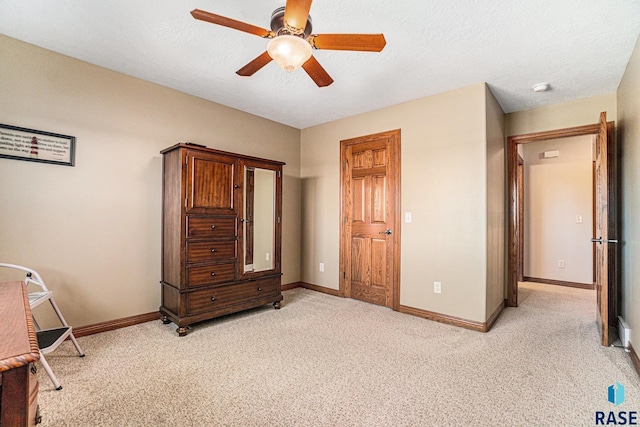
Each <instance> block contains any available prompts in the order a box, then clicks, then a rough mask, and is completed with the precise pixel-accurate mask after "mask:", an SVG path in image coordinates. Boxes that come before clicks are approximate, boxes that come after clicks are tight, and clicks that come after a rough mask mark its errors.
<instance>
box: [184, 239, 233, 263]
mask: <svg viewBox="0 0 640 427" xmlns="http://www.w3.org/2000/svg"><path fill="white" fill-rule="evenodd" d="M235 257H236V240H205V241H201V242H189V241H187V262H206V261H218V260H225V259H235Z"/></svg>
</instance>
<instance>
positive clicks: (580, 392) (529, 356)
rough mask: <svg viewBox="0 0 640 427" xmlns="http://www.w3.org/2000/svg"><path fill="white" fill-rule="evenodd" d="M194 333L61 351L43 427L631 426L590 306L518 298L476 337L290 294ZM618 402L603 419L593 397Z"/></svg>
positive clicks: (537, 296) (104, 337) (591, 300)
mask: <svg viewBox="0 0 640 427" xmlns="http://www.w3.org/2000/svg"><path fill="white" fill-rule="evenodd" d="M284 296H285V299H284V303H283V307H282V309H281V310H280V311H275V310H273V309H272V308H271V307H270V306H266V307H264V308H260V309H257V310H253V311H250V312H247V313H243V314H239V315H232V316H228V317H225V318H222V319H217V320H213V321H210V322H207V323H204V324H200V325H198V326H197V327H196V328H194V329H193V331H192V332H191V333H190V334H189V335H188V336H187V337H184V338H178V337H177V335H176V334H175V332H174V330H175V325H173V324H171V325H163V324H162V323H161V322H160V321H155V322H149V323H146V324H142V325H137V326H133V327H129V328H125V329H120V330H117V331H112V332H106V333H103V334H97V335H92V336H88V337H84V338H80V343H81V345H82V346H83V347H84V350H85V352H86V353H87V356H86V357H85V358H83V359H80V358H78V357H76V356H75V353H74V349H73V347H72V346H71V344H69V343H68V342H67V343H64V344H63V345H62V346H61V347H60V349H59V350H58V351H57V352H55V353H52V354H50V355H49V356H48V360H49V363H50V364H51V366H52V368H53V369H54V371H55V372H56V373H57V375H58V377H59V379H60V381H61V382H62V385H63V387H64V388H63V390H61V391H54V390H53V387H52V385H51V382H50V381H49V379H48V377H47V376H46V374H45V373H44V370H43V369H40V370H39V373H38V375H39V381H40V385H41V389H40V397H39V399H40V404H41V410H42V416H43V424H42V425H43V426H63V425H69V426H102V425H104V426H449V425H451V426H552V425H553V426H582V425H584V426H592V425H594V424H595V418H594V417H595V411H605V412H606V413H607V414H608V412H609V411H612V410H615V411H616V412H617V411H632V410H635V411H639V410H640V380H639V378H638V376H637V374H636V373H635V371H634V370H633V367H632V364H631V361H630V358H629V356H628V355H627V354H625V353H624V351H623V350H621V349H618V348H603V347H600V346H599V345H598V344H597V343H598V333H597V330H596V326H595V294H594V292H593V291H586V290H581V289H571V288H563V287H557V286H551V285H541V284H530V283H527V284H523V285H522V286H521V291H520V299H521V306H520V307H519V308H517V309H507V310H505V312H504V313H503V314H502V316H501V317H500V319H499V320H498V322H497V323H496V325H495V326H494V328H493V329H492V330H491V332H489V333H487V334H482V333H479V332H473V331H468V330H465V329H460V328H456V327H453V326H448V325H443V324H439V323H436V322H431V321H428V320H424V319H420V318H417V317H413V316H409V315H406V314H400V313H397V312H393V311H391V310H389V309H386V308H383V307H378V306H375V305H371V304H367V303H363V302H359V301H355V300H349V299H341V298H336V297H332V296H328V295H325V294H321V293H317V292H313V291H309V290H304V289H294V290H291V291H287V292H285V293H284ZM615 382H619V383H621V384H623V385H624V386H625V387H626V401H625V402H624V403H623V404H622V405H620V406H618V407H615V406H614V405H612V404H610V403H609V402H608V401H607V387H608V386H609V385H611V384H613V383H615Z"/></svg>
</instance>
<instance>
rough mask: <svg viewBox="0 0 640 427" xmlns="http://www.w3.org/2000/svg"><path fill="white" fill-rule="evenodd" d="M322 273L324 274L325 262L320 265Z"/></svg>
mask: <svg viewBox="0 0 640 427" xmlns="http://www.w3.org/2000/svg"><path fill="white" fill-rule="evenodd" d="M320 273H324V262H321V263H320Z"/></svg>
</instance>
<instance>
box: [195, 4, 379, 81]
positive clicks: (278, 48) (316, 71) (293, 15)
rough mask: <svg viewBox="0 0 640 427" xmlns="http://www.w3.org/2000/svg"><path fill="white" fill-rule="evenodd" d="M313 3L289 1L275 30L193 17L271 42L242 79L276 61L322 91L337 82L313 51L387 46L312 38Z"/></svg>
mask: <svg viewBox="0 0 640 427" xmlns="http://www.w3.org/2000/svg"><path fill="white" fill-rule="evenodd" d="M311 2H312V0H287V3H286V5H285V6H284V7H280V8H278V9H276V10H275V11H274V12H273V14H272V15H271V24H270V27H271V30H267V29H264V28H260V27H256V26H254V25H251V24H247V23H245V22H241V21H236V20H235V19H231V18H226V17H224V16H220V15H216V14H213V13H210V12H205V11H203V10H200V9H194V10H193V11H191V15H192V16H193V17H194V18H195V19H199V20H201V21H206V22H210V23H212V24H217V25H222V26H224V27H228V28H233V29H236V30H239V31H244V32H245V33H249V34H254V35H256V36H260V37H263V38H266V39H271V40H270V41H269V44H268V45H267V51H266V52H264V53H263V54H261V55H260V56H258V57H257V58H256V59H254V60H253V61H251V62H249V63H248V64H247V65H245V66H244V67H242V68H241V69H239V70H238V71H236V74H238V75H241V76H252V75H253V74H254V73H256V72H257V71H258V70H260V69H261V68H262V67H264V66H265V65H267V64H268V63H269V62H271V60H275V61H276V62H277V63H278V65H280V67H282V68H283V69H284V70H285V71H288V72H291V71H293V70H295V69H297V68H299V67H302V68H303V69H304V70H305V71H306V73H307V74H308V75H309V77H311V79H313V81H314V82H315V83H316V84H317V85H318V86H319V87H323V86H329V85H330V84H331V83H333V79H332V78H331V76H330V75H329V74H328V73H327V72H326V70H325V69H324V68H322V66H321V65H320V63H319V62H318V61H317V60H316V59H315V58H314V57H313V55H311V52H312V49H327V50H352V51H364V52H380V51H381V50H382V49H383V48H384V46H385V45H386V43H387V42H386V41H385V39H384V35H383V34H312V33H311V31H312V25H311V16H309V9H311Z"/></svg>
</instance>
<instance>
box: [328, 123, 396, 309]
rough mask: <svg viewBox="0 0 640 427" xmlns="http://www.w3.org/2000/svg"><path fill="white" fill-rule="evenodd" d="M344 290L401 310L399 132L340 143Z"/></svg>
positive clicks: (353, 295)
mask: <svg viewBox="0 0 640 427" xmlns="http://www.w3.org/2000/svg"><path fill="white" fill-rule="evenodd" d="M340 163H341V166H342V167H341V168H340V171H341V172H340V189H341V195H340V200H341V203H340V204H341V206H340V214H341V221H340V272H341V277H340V289H339V294H340V295H341V296H344V297H347V298H355V299H359V300H362V301H366V302H369V303H373V304H378V305H382V306H385V307H390V308H393V309H394V310H398V309H399V308H400V216H401V215H400V195H401V192H400V130H393V131H388V132H382V133H377V134H373V135H367V136H362V137H358V138H353V139H347V140H344V141H340Z"/></svg>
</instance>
